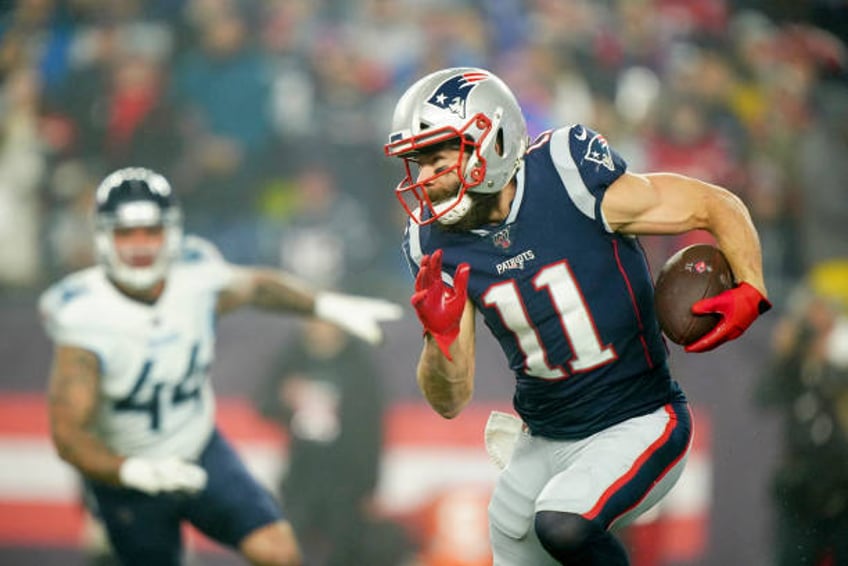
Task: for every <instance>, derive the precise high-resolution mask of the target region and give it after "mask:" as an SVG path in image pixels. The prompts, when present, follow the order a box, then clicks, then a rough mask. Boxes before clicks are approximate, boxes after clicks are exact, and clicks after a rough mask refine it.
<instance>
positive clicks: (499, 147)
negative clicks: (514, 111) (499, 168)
mask: <svg viewBox="0 0 848 566" xmlns="http://www.w3.org/2000/svg"><path fill="white" fill-rule="evenodd" d="M495 153H497V154H498V155H500V156H501V157H503V154H504V133H503V128H498V133H497V136H496V137H495Z"/></svg>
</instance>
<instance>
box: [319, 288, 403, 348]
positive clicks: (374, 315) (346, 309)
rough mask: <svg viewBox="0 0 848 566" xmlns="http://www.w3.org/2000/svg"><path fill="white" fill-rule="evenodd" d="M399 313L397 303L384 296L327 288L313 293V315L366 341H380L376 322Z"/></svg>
mask: <svg viewBox="0 0 848 566" xmlns="http://www.w3.org/2000/svg"><path fill="white" fill-rule="evenodd" d="M402 315H403V309H402V308H401V306H400V305H398V304H396V303H392V302H390V301H386V300H384V299H373V298H371V297H360V296H356V295H345V294H342V293H328V292H324V293H320V294H319V295H318V296H317V297H315V316H316V317H318V318H320V319H323V320H326V321H327V322H332V323H333V324H335V325H336V326H338V327H340V328H342V329H343V330H345V331H346V332H348V333H349V334H352V335H354V336H356V337H358V338H361V339H362V340H365V341H366V342H368V343H369V344H379V343H380V342H382V341H383V330H382V329H381V328H380V324H379V323H380V322H383V321H387V320H397V319H399V318H400V317H401V316H402Z"/></svg>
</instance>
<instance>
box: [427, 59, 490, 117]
mask: <svg viewBox="0 0 848 566" xmlns="http://www.w3.org/2000/svg"><path fill="white" fill-rule="evenodd" d="M488 78H489V75H488V74H487V73H481V72H478V71H474V72H469V73H463V74H461V75H456V76H453V77H451V78H449V79H448V80H446V81H445V82H443V83H442V84H440V85H439V87H438V88H437V89H436V91H435V92H434V93H433V95H432V96H431V97H430V98H429V99H428V100H427V102H428V103H429V104H432V105H433V106H438V107H439V108H443V109H445V110H450V111H451V112H453V113H454V114H456V115H457V116H459V117H460V118H465V102H466V100H468V95H469V94H470V93H471V90H472V89H473V88H474V87H475V86H476V85H477V83H479V82H480V81H485V80H486V79H488Z"/></svg>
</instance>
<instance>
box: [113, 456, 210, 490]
mask: <svg viewBox="0 0 848 566" xmlns="http://www.w3.org/2000/svg"><path fill="white" fill-rule="evenodd" d="M118 475H119V477H120V479H121V484H123V485H124V486H126V487H130V488H133V489H137V490H139V491H143V492H145V493H147V494H149V495H156V494H157V493H160V492H173V491H180V492H185V493H197V492H199V491H201V490H203V488H204V487H206V470H204V469H203V468H201V467H200V466H197V465H195V464H192V463H190V462H186V461H185V460H180V459H179V458H167V459H165V460H149V459H147V458H127V459H126V460H124V463H123V464H121V469H120V471H119V472H118Z"/></svg>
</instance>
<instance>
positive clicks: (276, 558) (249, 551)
mask: <svg viewBox="0 0 848 566" xmlns="http://www.w3.org/2000/svg"><path fill="white" fill-rule="evenodd" d="M239 550H240V551H241V553H242V554H243V555H244V557H245V558H247V559H248V560H249V561H250V563H251V564H253V565H254V566H299V565H300V563H301V562H300V549H299V548H298V545H297V542H296V540H295V537H294V531H293V530H292V527H291V524H290V523H288V522H286V521H277V522H276V523H271V524H270V525H265V526H264V527H260V528H258V529H256V530H255V531H253V532H252V533H250V534H248V535H247V536H246V537H244V540H242V542H241V543H240V544H239Z"/></svg>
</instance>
